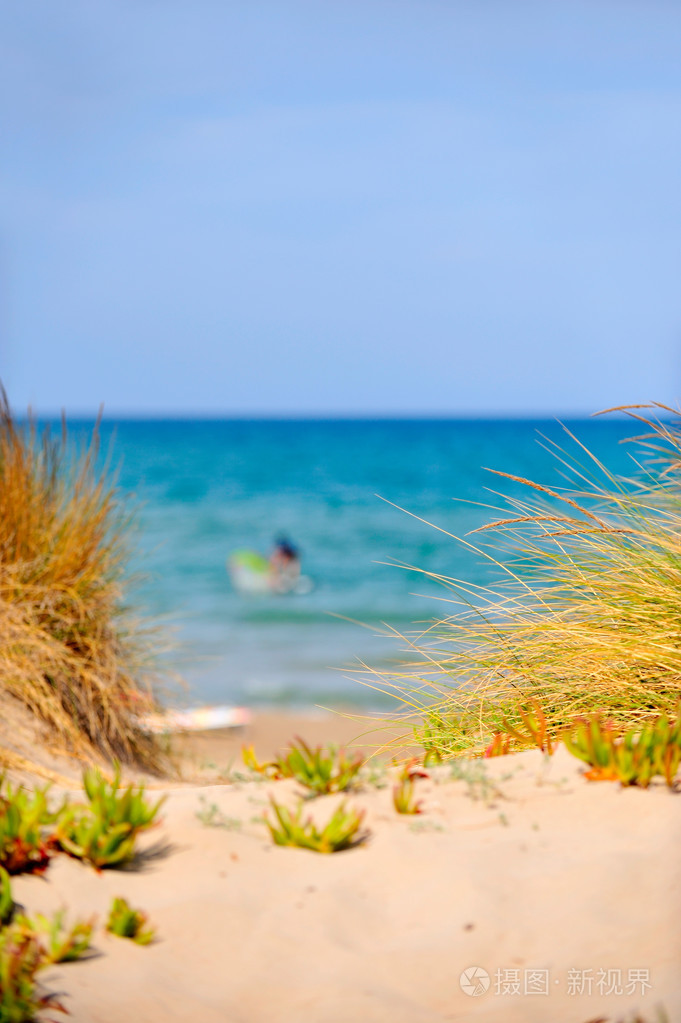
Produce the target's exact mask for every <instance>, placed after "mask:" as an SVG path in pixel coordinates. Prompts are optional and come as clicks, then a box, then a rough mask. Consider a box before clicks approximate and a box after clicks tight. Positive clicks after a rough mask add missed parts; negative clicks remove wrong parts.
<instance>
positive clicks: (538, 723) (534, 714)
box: [488, 700, 556, 756]
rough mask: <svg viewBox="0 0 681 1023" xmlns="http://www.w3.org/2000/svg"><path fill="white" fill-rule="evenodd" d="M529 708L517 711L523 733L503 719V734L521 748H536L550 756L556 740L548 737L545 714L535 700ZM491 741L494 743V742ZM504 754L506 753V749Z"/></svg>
mask: <svg viewBox="0 0 681 1023" xmlns="http://www.w3.org/2000/svg"><path fill="white" fill-rule="evenodd" d="M531 707H532V709H531V710H523V709H522V708H519V709H518V714H519V715H520V720H521V721H522V723H523V725H524V727H525V730H524V731H521V730H520V729H519V728H514V727H513V726H512V725H510V724H509V723H508V721H507V720H506V718H504V719H503V725H504V733H505V734H506V735H507V736H508V737H509V738H510V739H515V740H516V741H517V742H519V743H520V744H521V746H524V747H527V746H528V745H529V746H536V747H537V748H538V749H540V750H541V751H542V753H546V754H547V755H548V756H551V755H552V754H553V752H554V751H555V748H556V740H555V739H554V738H552V737H551V736H550V735H549V732H548V726H547V723H546V714H545V713H544V711H543V710H542V708H541V707H540V706H539V704H538V703H537V701H536V700H532V703H531ZM492 741H493V742H494V740H492ZM488 749H489V747H488ZM506 752H508V749H507V750H506Z"/></svg>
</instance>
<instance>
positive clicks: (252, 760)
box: [233, 745, 283, 781]
mask: <svg viewBox="0 0 681 1023" xmlns="http://www.w3.org/2000/svg"><path fill="white" fill-rule="evenodd" d="M241 758H242V760H243V762H244V766H245V767H246V768H247V769H248V770H249V771H251V772H252V774H255V775H260V777H263V778H271V779H272V780H276V779H278V778H283V775H282V774H281V773H280V772H279V770H278V768H277V764H276V762H275V761H274V760H263V761H262V763H261V762H260V761H259V760H258V758H257V757H256V755H255V750H254V749H253V745H250V746H242V747H241ZM233 774H235V775H236V777H237V780H238V781H241V780H242V778H241V776H240V774H239V772H238V771H237V772H233ZM247 779H248V775H246V776H245V779H244V780H247Z"/></svg>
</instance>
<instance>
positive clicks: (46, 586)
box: [0, 392, 162, 770]
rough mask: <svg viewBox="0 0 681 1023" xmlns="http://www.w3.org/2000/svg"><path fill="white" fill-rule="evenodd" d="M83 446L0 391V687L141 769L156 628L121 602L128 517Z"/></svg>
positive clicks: (63, 735) (70, 743)
mask: <svg viewBox="0 0 681 1023" xmlns="http://www.w3.org/2000/svg"><path fill="white" fill-rule="evenodd" d="M97 440H98V438H97V429H95V431H94V434H93V437H92V440H91V443H90V446H89V448H88V449H87V450H84V451H81V452H77V451H75V450H74V448H73V447H72V446H71V445H70V444H69V442H68V439H67V436H66V430H65V427H64V428H63V429H62V434H61V436H60V437H59V438H57V439H54V438H52V437H51V436H50V435H49V433H47V432H46V433H43V434H42V435H38V432H37V430H36V427H35V425H34V424H29V425H28V426H23V425H19V424H17V423H16V421H15V420H14V418H13V416H12V413H11V410H10V407H9V404H8V401H7V397H6V395H5V394H4V392H2V393H1V394H0V693H1V692H2V691H3V690H4V691H5V692H8V693H11V694H12V695H13V696H15V697H17V698H18V699H19V700H20V701H21V702H22V703H23V704H24V705H25V706H27V707H28V708H29V709H30V710H31V711H32V712H33V713H34V714H36V715H37V716H38V717H39V718H40V719H41V720H42V721H44V722H45V723H46V724H47V725H48V726H49V727H50V730H51V734H52V739H53V742H54V743H55V744H58V745H61V746H62V747H63V748H65V749H72V750H78V751H79V752H81V753H85V754H86V755H87V753H88V750H89V751H90V754H91V753H92V752H93V751H94V750H97V751H99V752H101V753H103V754H104V755H105V756H107V757H114V756H115V757H118V758H119V759H121V760H122V761H124V762H128V763H136V764H138V765H139V766H143V767H146V768H148V769H152V770H153V769H157V768H158V767H159V766H160V764H161V761H162V757H161V753H160V750H159V747H158V744H157V742H156V741H155V740H154V739H153V738H151V737H149V736H147V735H145V734H144V733H143V732H142V731H141V730H140V728H139V727H138V725H137V722H136V714H137V713H138V712H139V711H140V710H146V709H149V708H151V707H152V705H153V699H152V695H151V689H150V685H149V682H148V679H149V677H150V676H149V674H148V668H149V665H150V655H151V653H152V651H153V642H154V635H153V630H152V631H149V630H146V629H144V628H142V627H141V625H140V624H139V623H138V622H136V621H135V620H134V618H133V617H132V616H131V614H130V612H128V611H127V610H126V608H125V607H124V604H123V599H124V585H123V582H124V570H125V564H126V557H127V553H128V552H127V548H126V542H125V537H126V529H127V526H128V521H127V519H126V517H125V515H124V513H123V511H122V508H121V504H120V499H119V497H118V495H117V492H116V489H115V486H114V485H113V484H112V483H111V482H110V481H109V477H108V474H107V472H106V471H105V470H104V471H99V470H98V468H97V465H96V456H97Z"/></svg>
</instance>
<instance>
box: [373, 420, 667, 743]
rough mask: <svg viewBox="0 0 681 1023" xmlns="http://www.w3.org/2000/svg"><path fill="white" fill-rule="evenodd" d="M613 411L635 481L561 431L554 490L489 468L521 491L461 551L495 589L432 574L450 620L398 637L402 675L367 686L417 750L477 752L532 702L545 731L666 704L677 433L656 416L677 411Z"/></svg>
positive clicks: (515, 723)
mask: <svg viewBox="0 0 681 1023" xmlns="http://www.w3.org/2000/svg"><path fill="white" fill-rule="evenodd" d="M609 411H611V412H613V411H616V412H625V413H626V414H627V415H629V416H630V417H632V418H633V419H634V420H637V421H640V423H641V424H642V427H643V430H644V432H643V435H640V436H638V437H635V438H632V440H633V446H632V473H631V478H629V479H620V478H618V477H616V476H615V475H614V474H613V473H612V472H611V471H610V470H608V468H607V467H606V466H605V465H603V464H602V463H601V462H600V461H599V460H598V459H597V457H596V456H595V455H594V454H592V453H591V452H589V451H588V450H587V449H586V448H585V447H584V446H583V445H582V444H580V442H579V440H578V439H577V438H576V437H574V436H573V435H572V434H571V433H570V432H569V431H567V430H566V434H567V435H568V443H569V444H570V446H571V453H570V454H568V453H566V451H565V450H563V449H562V448H559V447H557V446H556V445H553V450H554V454H555V455H556V458H557V460H558V467H559V469H560V470H561V473H562V477H563V480H562V485H561V486H560V487H556V486H553V487H549V486H546V485H543V484H537V483H535V482H533V481H530V480H522V479H518V478H517V477H513V476H509V475H507V474H505V473H503V472H501V473H497V475H498V476H500V477H506V478H507V479H509V480H512V481H514V483H516V484H522V485H523V486H524V488H525V491H526V493H527V496H526V497H524V498H520V499H519V498H509V499H508V500H507V503H506V510H505V511H504V512H502V513H501V514H500V516H499V518H498V519H496V520H495V521H494V522H491V523H490V524H489V525H488V526H486V527H483V529H482V530H481V531H478V532H481V533H482V534H483V535H482V537H481V538H480V539H478V537H476V538H474V539H475V541H476V542H472V541H471V540H465V541H463V542H465V543H466V545H467V546H469V547H470V548H471V550H473V551H474V552H476V553H477V554H478V555H479V556H480V557H483V558H485V559H487V560H488V561H491V562H493V563H494V564H495V565H496V568H497V570H498V573H499V582H498V584H496V585H494V586H493V587H479V586H475V585H472V584H465V583H462V582H460V581H457V580H451V579H446V578H443V577H440V579H439V581H440V582H442V583H444V584H445V585H446V586H447V587H448V588H449V590H450V593H451V601H452V605H453V607H452V614H451V615H448V616H447V617H444V618H440V619H438V620H437V621H435V622H433V623H432V624H431V625H430V626H429V627H428V628H427V629H426V630H425V631H424V632H422V633H421V634H419V635H418V636H417V637H412V638H411V639H409V644H410V648H411V650H412V651H413V653H414V657H413V659H410V660H409V661H407V662H406V663H405V664H404V665H402V666H401V667H400V669H399V670H398V671H396V672H394V673H392V674H390V675H389V676H388V675H379V674H378V673H377V672H373V673H372V674H371V676H370V678H369V679H367V681H368V682H369V684H371V685H372V686H374V687H375V688H377V689H379V690H381V691H384V692H387V693H391V694H392V695H394V696H396V697H397V698H398V700H399V701H400V703H401V706H402V708H403V714H404V718H405V719H406V720H413V721H416V722H417V725H416V732H417V738H418V741H420V742H421V744H422V745H423V746H424V747H425V748H426V749H432V750H433V751H435V752H437V753H439V754H440V755H442V756H444V757H447V756H453V755H458V754H462V753H481V752H482V751H483V749H484V748H485V747H486V746H487V745H488V744H489V742H490V740H492V738H493V736H494V734H495V733H497V732H500V731H504V730H505V728H504V721H505V722H506V724H509V723H510V725H511V726H512V727H515V728H518V729H520V730H522V728H523V713H525V714H527V713H528V712H531V711H532V710H533V709H536V708H537V707H539V708H541V711H542V712H543V714H544V715H545V716H546V732H547V735H549V736H553V737H558V736H559V735H560V734H561V733H562V732H563V731H564V730H565V729H566V728H567V727H568V726H569V725H570V724H571V722H572V721H573V719H574V718H575V716H576V715H584V714H587V715H588V714H594V713H598V714H602V715H603V716H604V717H605V718H607V719H608V720H609V721H611V722H612V723H613V725H614V726H618V727H623V726H631V725H632V724H636V723H637V722H642V721H644V720H646V719H650V718H651V717H655V716H656V715H657V714H659V713H667V714H673V712H674V711H675V709H676V705H677V702H678V700H679V697H680V696H681V430H680V429H679V427H678V425H675V424H674V422H673V421H672V420H667V419H666V418H663V416H662V415H661V413H662V414H663V415H664V416H665V417H666V415H667V414H670V415H673V414H674V410H673V409H670V408H667V407H666V406H662V405H653V406H626V407H622V408H619V409H614V410H609ZM676 414H677V415H678V413H676ZM490 531H493V532H492V535H493V540H492V542H491V543H490V542H488V541H487V536H489V534H490ZM528 745H531V742H530V741H529V739H528Z"/></svg>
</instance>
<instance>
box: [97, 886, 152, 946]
mask: <svg viewBox="0 0 681 1023" xmlns="http://www.w3.org/2000/svg"><path fill="white" fill-rule="evenodd" d="M148 919H149V918H148V916H147V914H146V913H143V912H142V911H141V910H139V909H133V908H132V907H131V906H130V904H129V903H128V902H127V901H126V900H125V899H124V898H121V897H120V896H117V897H116V898H115V899H114V900H113V902H112V903H111V909H110V911H109V919H108V920H107V924H106V929H107V931H109V932H110V933H111V934H115V935H117V936H118V937H119V938H129V939H130V941H134V942H135V944H136V945H148V944H150V942H152V941H153V940H154V937H155V935H156V931H155V929H154V928H153V927H146V926H145V925H146V924H147V922H148Z"/></svg>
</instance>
